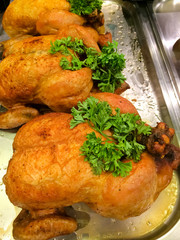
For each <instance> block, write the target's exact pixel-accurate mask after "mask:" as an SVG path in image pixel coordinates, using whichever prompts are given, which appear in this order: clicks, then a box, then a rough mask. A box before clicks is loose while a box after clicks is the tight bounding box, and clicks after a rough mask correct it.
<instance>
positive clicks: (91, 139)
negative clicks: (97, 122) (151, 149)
mask: <svg viewBox="0 0 180 240" xmlns="http://www.w3.org/2000/svg"><path fill="white" fill-rule="evenodd" d="M80 150H81V151H82V155H85V156H86V157H85V161H88V162H89V164H90V166H91V167H92V170H93V173H94V174H95V175H100V174H101V173H102V172H112V174H113V176H115V177H117V176H119V175H120V176H122V177H126V176H127V175H128V174H129V173H130V171H131V170H132V163H131V162H122V161H121V160H120V159H121V157H122V153H121V151H119V150H118V147H117V144H115V143H108V142H107V141H106V142H103V141H102V139H101V138H97V137H96V135H95V132H92V133H90V134H88V135H87V141H85V142H84V144H83V146H82V147H81V149H80Z"/></svg>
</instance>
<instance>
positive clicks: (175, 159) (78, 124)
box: [4, 93, 180, 240]
mask: <svg viewBox="0 0 180 240" xmlns="http://www.w3.org/2000/svg"><path fill="white" fill-rule="evenodd" d="M88 101H89V105H88ZM100 103H102V105H99V104H100ZM79 104H80V105H79V108H78V109H79V110H78V109H75V108H74V109H73V110H72V114H68V113H49V114H45V115H43V116H40V117H37V118H35V119H33V120H32V121H30V122H29V123H27V124H26V125H24V126H23V127H21V128H20V130H19V131H18V132H17V135H16V137H15V139H14V143H13V149H14V153H13V157H12V159H11V160H10V162H9V166H8V169H7V173H6V175H5V176H4V183H5V186H6V193H7V195H8V197H9V199H10V201H11V202H12V203H13V204H14V205H16V206H18V207H20V208H22V209H23V210H22V212H21V213H20V215H19V216H18V217H17V219H16V220H15V221H14V224H13V235H14V238H15V239H19V240H25V239H31V240H35V239H38V240H41V239H43V240H45V239H49V238H52V237H55V236H58V235H64V234H69V233H70V232H73V231H75V230H76V227H77V224H76V221H75V219H72V218H69V217H67V216H65V215H64V214H63V208H64V207H66V206H70V205H72V204H74V203H78V202H84V203H86V204H88V205H89V206H90V207H91V208H92V209H93V210H94V211H96V212H97V213H99V214H101V215H102V216H105V217H112V218H117V219H125V218H128V217H132V216H137V215H140V214H141V213H143V212H144V211H145V210H146V209H148V208H149V207H150V206H151V204H152V203H153V202H154V201H155V199H156V198H157V197H158V195H159V193H160V192H161V191H162V190H163V189H164V188H165V187H166V186H167V185H168V184H169V183H170V181H171V178H172V173H173V169H176V168H177V166H178V165H179V163H180V150H179V149H178V148H177V147H175V146H173V145H171V144H170V141H171V139H172V137H173V135H174V130H173V129H172V128H169V127H168V126H167V125H166V124H165V123H159V124H158V125H157V127H155V128H150V127H149V126H147V125H145V124H144V123H142V122H141V120H140V117H139V116H138V112H137V110H136V109H135V107H134V106H133V105H132V104H131V103H130V102H129V101H128V100H126V99H124V98H123V97H121V96H118V95H115V94H111V93H94V94H92V95H91V97H90V98H88V99H87V100H86V101H85V102H84V103H79ZM99 106H101V108H100V107H99ZM96 108H97V111H96V114H95V115H94V110H95V109H96ZM105 110H107V112H108V113H110V115H109V117H107V115H104V112H105ZM79 111H80V113H83V114H84V115H81V117H80V115H78V114H79ZM81 111H82V112H81ZM98 112H99V114H98ZM72 115H73V116H72ZM97 115H98V117H99V118H101V117H102V120H101V121H100V122H98V121H95V122H94V123H92V122H91V123H90V121H89V120H88V121H86V120H82V116H83V117H84V119H85V118H86V117H87V119H88V118H89V119H92V120H93V119H96V120H97V119H99V118H97ZM101 115H102V116H101ZM126 118H128V119H129V118H130V119H131V120H132V121H134V120H133V119H136V120H137V121H136V120H135V122H134V123H135V124H141V123H142V125H141V127H140V128H139V130H138V132H139V131H140V132H139V133H138V134H137V139H136V142H134V135H132V134H130V135H129V136H128V138H127V139H126V140H128V139H129V141H130V142H132V143H133V146H134V147H133V148H134V149H136V147H137V146H138V149H141V150H140V153H141V154H139V159H138V158H137V154H138V151H136V154H135V155H133V156H134V157H133V159H131V158H130V157H129V158H128V157H127V156H128V154H129V153H128V152H129V150H130V148H128V149H129V150H127V147H128V146H129V143H130V142H129V143H127V142H126V143H127V144H126V143H125V142H124V140H123V141H122V142H121V141H120V140H119V137H121V136H120V135H118V133H117V129H120V128H121V126H122V124H121V125H119V124H118V125H117V124H116V123H117V122H116V120H117V121H118V122H119V121H121V120H122V119H124V120H123V121H124V123H123V124H124V125H123V127H122V128H123V129H122V131H123V133H124V134H125V132H126V130H127V129H129V128H131V127H132V123H130V122H129V120H127V119H126ZM107 119H108V121H107ZM113 119H114V120H113ZM120 119H121V120H120ZM72 124H73V126H72ZM103 124H104V125H103ZM102 125H103V126H104V127H102ZM125 125H126V127H125ZM138 126H139V125H138ZM124 127H125V128H124ZM146 128H147V129H148V131H149V130H150V129H151V133H149V134H148V135H147V134H145V132H144V133H142V131H141V130H142V129H146ZM97 129H98V130H97ZM110 129H114V133H113V132H112V131H111V130H110ZM140 129H141V130H140ZM144 131H145V130H144ZM136 132H137V131H136V130H135V131H134V133H136ZM146 133H147V132H146ZM121 135H122V134H121ZM87 136H89V137H87ZM90 136H91V137H93V141H92V142H91V144H95V145H87V144H88V141H90V140H91V139H90ZM107 136H108V140H105V138H106V137H107ZM123 136H125V135H123ZM113 137H115V139H116V143H114V138H113ZM87 138H88V140H87ZM101 141H102V142H101ZM100 142H101V144H100ZM117 142H119V144H117ZM84 144H85V145H84ZM113 144H115V149H114V150H113V148H112V146H113ZM122 144H123V149H124V150H125V151H124V150H123V149H122V147H121V146H122ZM90 146H91V147H90ZM140 146H141V147H140ZM142 146H144V147H143V148H142ZM100 147H101V149H103V150H102V151H99V150H98V149H99V148H100ZM105 148H106V151H105V150H104V149H105ZM85 150H86V152H84V151H85ZM90 151H91V153H90ZM98 151H99V155H98V158H97V159H96V154H97V152H98ZM130 151H131V150H130ZM104 152H106V154H105V155H103V157H102V154H103V153H104ZM111 152H113V154H112V155H111V158H108V157H107V156H110V155H107V154H109V153H111ZM119 152H124V154H125V155H124V157H122V158H121V160H120V159H118V158H120V157H119V155H118V157H117V159H115V158H116V156H117V154H119ZM93 154H94V155H93ZM129 156H130V155H129ZM113 161H114V162H113ZM123 169H124V170H123ZM118 171H120V172H118Z"/></svg>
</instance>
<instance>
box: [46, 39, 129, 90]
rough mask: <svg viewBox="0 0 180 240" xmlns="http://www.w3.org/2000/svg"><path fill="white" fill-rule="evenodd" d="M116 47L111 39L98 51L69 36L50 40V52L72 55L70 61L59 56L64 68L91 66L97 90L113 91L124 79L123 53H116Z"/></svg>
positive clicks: (77, 68) (72, 68) (73, 68)
mask: <svg viewBox="0 0 180 240" xmlns="http://www.w3.org/2000/svg"><path fill="white" fill-rule="evenodd" d="M117 47H118V43H117V42H115V41H113V43H108V46H104V47H103V48H102V49H101V52H98V51H96V49H94V48H87V47H86V46H85V45H84V44H83V41H82V40H79V39H75V40H74V41H72V38H71V37H67V38H63V39H60V40H56V41H55V42H54V43H52V42H51V49H50V53H51V54H55V53H57V52H61V53H62V54H64V55H66V56H68V55H70V56H71V57H72V60H71V61H69V60H68V59H67V58H65V57H63V58H61V61H60V66H61V67H62V68H63V69H65V70H72V71H74V70H79V69H81V68H83V67H88V68H91V69H92V70H93V74H92V79H93V80H94V81H96V82H97V85H98V88H99V90H101V91H102V92H112V93H113V92H114V91H115V89H116V88H117V87H119V86H121V84H122V83H123V82H124V81H125V80H126V78H125V77H124V75H123V74H122V70H123V69H124V68H125V59H124V55H123V54H118V51H117ZM70 49H71V51H70Z"/></svg>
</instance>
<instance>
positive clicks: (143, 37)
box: [0, 0, 180, 240]
mask: <svg viewBox="0 0 180 240" xmlns="http://www.w3.org/2000/svg"><path fill="white" fill-rule="evenodd" d="M157 4H159V2H158V3H157ZM156 7H157V5H155V2H154V4H153V5H152V3H151V2H149V3H146V2H141V3H136V2H126V1H116V0H105V1H104V4H103V12H104V14H105V20H106V22H105V25H106V31H111V33H112V36H113V39H114V40H116V41H118V43H119V52H120V53H123V54H124V55H125V58H126V69H125V71H124V74H125V75H126V77H127V82H128V83H129V85H130V86H131V89H129V90H127V91H126V92H125V93H124V94H123V96H124V97H126V98H128V99H129V100H130V101H131V102H132V103H133V104H134V105H135V107H136V108H137V109H138V111H139V113H140V115H141V117H142V118H143V120H144V121H147V122H148V123H149V124H151V125H152V126H155V125H156V123H157V122H159V121H164V122H166V123H167V124H168V125H169V126H171V127H174V128H175V131H176V136H175V138H174V144H176V145H177V146H179V145H180V123H179V119H180V98H179V94H178V84H177V83H176V80H177V79H175V80H174V78H172V76H173V74H174V69H173V68H172V66H175V65H173V64H172V66H171V65H170V63H169V58H168V54H167V52H166V51H165V48H164V46H163V43H162V38H161V31H160V29H159V27H160V24H159V23H158V21H157V18H156V17H157V16H156ZM1 17H2V16H1ZM7 38H8V37H7V35H6V34H5V33H4V32H3V30H2V26H0V41H3V40H5V39H7ZM175 83H176V84H175ZM16 131H17V129H15V130H6V131H3V130H0V240H1V239H3V240H10V239H13V238H12V234H11V231H12V221H13V220H14V218H15V216H16V215H17V214H18V212H19V210H20V209H18V208H16V207H14V206H13V205H12V204H11V203H10V202H9V200H8V198H7V196H6V194H5V187H4V185H3V182H2V177H3V175H4V174H5V172H6V169H7V165H8V161H9V159H10V158H11V156H12V142H13V139H14V136H15V134H16ZM179 181H180V169H179V170H178V171H176V172H175V173H174V176H173V179H172V182H171V184H170V185H169V186H168V187H167V188H166V189H165V190H164V191H163V192H162V193H161V194H160V196H159V197H158V199H157V200H156V201H155V203H154V204H153V206H152V207H151V208H150V209H149V210H147V211H146V212H145V213H143V214H142V215H141V216H139V217H134V218H129V219H127V220H125V221H119V220H116V219H110V218H104V217H101V216H100V215H98V214H96V213H94V212H93V211H92V210H91V209H89V208H88V207H87V206H86V205H85V204H83V203H79V204H75V205H73V209H72V208H67V212H68V213H69V215H73V216H75V217H76V218H77V221H78V230H77V231H76V232H75V233H73V234H70V235H68V236H61V237H57V238H56V240H105V239H108V240H118V239H129V240H130V239H136V240H137V239H146V240H148V239H150V240H153V239H159V240H162V239H163V240H178V239H179V236H180V220H179V219H180V198H179V189H180V186H179Z"/></svg>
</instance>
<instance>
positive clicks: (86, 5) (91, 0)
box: [67, 0, 103, 15]
mask: <svg viewBox="0 0 180 240" xmlns="http://www.w3.org/2000/svg"><path fill="white" fill-rule="evenodd" d="M67 1H68V2H69V3H70V5H71V9H70V11H71V12H73V13H75V14H77V15H89V14H91V13H92V12H93V11H94V10H96V9H97V10H98V11H100V10H101V7H102V3H103V1H102V0H67Z"/></svg>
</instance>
